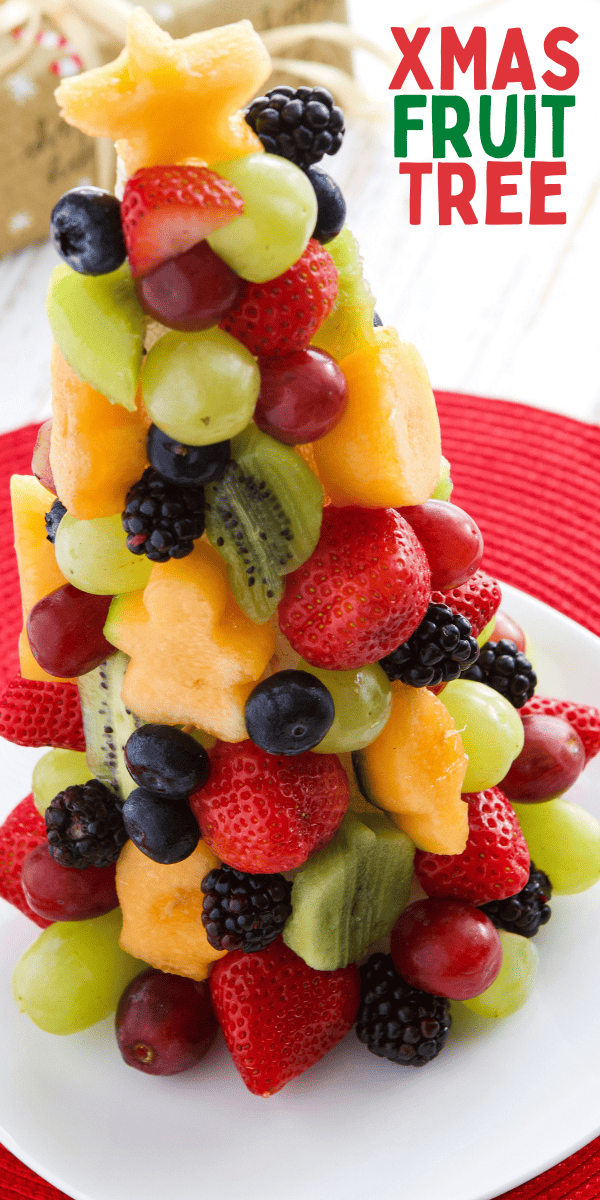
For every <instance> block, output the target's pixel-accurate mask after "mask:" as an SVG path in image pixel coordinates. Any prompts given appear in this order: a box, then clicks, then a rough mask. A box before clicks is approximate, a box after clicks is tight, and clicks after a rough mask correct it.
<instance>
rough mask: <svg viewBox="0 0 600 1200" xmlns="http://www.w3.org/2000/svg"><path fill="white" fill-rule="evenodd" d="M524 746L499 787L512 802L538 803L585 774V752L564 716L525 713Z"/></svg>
mask: <svg viewBox="0 0 600 1200" xmlns="http://www.w3.org/2000/svg"><path fill="white" fill-rule="evenodd" d="M521 720H522V721H523V729H524V730H525V743H524V745H523V749H522V750H521V753H520V754H519V755H518V756H517V758H515V760H514V762H513V764H512V766H511V768H510V771H509V772H508V775H505V777H504V779H503V780H502V783H501V784H500V785H499V786H500V787H501V789H502V791H503V792H504V794H505V795H506V796H508V798H509V800H518V801H519V803H521V804H527V803H530V804H535V803H536V802H538V801H540V800H551V799H552V797H553V796H556V794H557V792H564V791H566V789H567V788H569V787H571V784H573V783H575V780H576V779H577V778H578V776H579V775H580V774H581V772H582V771H583V768H584V766H585V750H584V747H583V742H582V741H581V738H580V736H579V734H578V733H577V731H576V730H575V729H573V726H572V725H569V722H568V721H565V720H564V718H563V717H550V716H546V715H544V714H543V713H525V714H524V715H523V717H522V718H521Z"/></svg>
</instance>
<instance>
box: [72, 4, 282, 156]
mask: <svg viewBox="0 0 600 1200" xmlns="http://www.w3.org/2000/svg"><path fill="white" fill-rule="evenodd" d="M270 72H271V62H270V58H269V55H268V52H267V50H266V49H265V47H264V45H263V43H262V41H261V39H260V37H259V36H258V34H257V33H255V31H254V29H253V28H252V25H251V23H250V21H239V22H238V23H237V24H235V25H228V26H226V27H221V28H219V29H212V30H209V31H208V32H206V33H194V34H192V35H191V36H190V37H187V38H182V39H181V40H179V41H174V40H173V38H172V37H170V36H169V34H168V33H165V32H164V30H162V29H160V28H159V27H158V25H156V24H155V23H154V21H153V20H152V18H151V17H150V16H149V15H148V13H147V12H146V11H145V10H144V9H143V8H136V9H135V10H134V12H133V13H132V16H131V17H130V20H129V24H128V26H127V41H126V44H125V47H124V49H123V50H122V51H121V53H120V55H119V57H118V58H117V59H115V61H114V62H112V63H108V64H107V65H106V66H104V67H97V68H96V69H95V70H92V71H87V72H86V73H85V75H76V76H73V77H72V78H70V79H65V80H63V82H62V83H61V84H60V86H59V87H58V88H57V91H56V99H57V101H58V104H59V105H60V109H61V115H62V116H63V118H64V120H65V121H66V122H67V123H68V124H69V125H76V126H77V128H78V129H81V130H83V132H84V133H87V134H90V135H91V136H93V137H109V138H112V140H113V141H115V142H116V144H117V153H118V154H119V155H120V156H121V158H122V159H123V161H124V164H125V169H126V172H127V174H128V175H133V174H134V173H135V172H136V171H137V170H138V169H139V168H140V167H149V166H154V165H156V164H158V163H170V162H183V161H185V160H186V159H187V158H191V157H193V158H194V159H195V161H196V162H198V161H204V162H207V163H211V162H217V161H219V160H225V159H230V158H238V157H241V156H242V155H245V154H252V153H253V152H254V151H260V150H262V146H261V143H260V141H259V140H258V138H257V136H256V134H255V133H253V132H252V130H251V129H250V126H249V125H248V124H247V123H246V121H245V120H244V115H243V113H242V112H241V111H240V110H241V109H243V107H244V105H245V104H246V103H247V102H248V101H249V100H250V99H251V97H252V96H253V95H254V94H255V92H256V89H257V87H258V88H260V86H261V84H262V83H263V82H264V81H265V79H267V78H268V76H269V74H270Z"/></svg>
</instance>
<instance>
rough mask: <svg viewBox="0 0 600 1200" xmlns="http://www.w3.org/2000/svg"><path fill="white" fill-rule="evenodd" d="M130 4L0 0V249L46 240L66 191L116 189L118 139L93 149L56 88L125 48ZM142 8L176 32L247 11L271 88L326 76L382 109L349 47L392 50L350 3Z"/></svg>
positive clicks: (247, 0) (348, 97)
mask: <svg viewBox="0 0 600 1200" xmlns="http://www.w3.org/2000/svg"><path fill="white" fill-rule="evenodd" d="M133 7H134V6H133V4H131V3H130V0H65V3H63V4H60V5H57V4H55V3H52V2H51V0H49V3H48V4H47V6H45V5H44V3H38V2H35V0H4V3H0V94H1V97H2V101H1V103H0V164H1V166H2V176H3V188H2V191H1V194H0V255H3V254H10V253H12V252H13V251H16V250H21V249H22V248H23V247H24V246H27V245H29V244H30V243H32V242H35V241H41V240H42V239H44V238H46V237H47V234H48V217H49V213H50V212H51V210H52V208H53V206H54V204H55V203H56V201H57V200H58V199H59V198H60V196H62V194H63V193H64V192H65V191H67V190H68V189H69V188H72V187H77V186H80V185H81V184H84V183H96V184H99V185H100V186H102V187H108V188H111V187H112V185H113V182H114V173H115V160H114V153H113V148H112V146H111V145H110V144H109V143H106V142H103V141H102V140H98V141H97V143H96V147H95V148H94V146H93V144H92V143H91V142H90V140H89V138H86V137H84V135H83V134H82V133H80V132H79V131H78V130H77V129H74V128H73V127H71V126H68V125H66V124H64V123H63V121H62V120H61V118H60V116H59V113H58V108H57V106H56V103H55V100H54V90H55V88H56V86H57V83H58V82H59V80H60V79H61V78H63V77H64V76H66V75H73V74H76V73H77V72H78V71H80V70H82V69H86V70H87V69H89V68H90V67H95V66H99V65H101V64H102V63H104V62H110V61H111V60H112V59H114V58H115V57H116V56H117V55H118V53H119V51H120V49H121V47H122V45H123V43H124V41H125V33H126V27H127V20H128V18H129V15H130V14H131V11H132V8H133ZM143 7H145V8H146V9H147V10H148V11H149V13H150V15H151V16H152V17H153V18H154V19H155V20H156V21H157V22H158V23H159V24H160V25H162V27H163V28H164V29H166V30H167V32H168V33H170V34H171V36H172V37H176V38H180V37H187V36H188V35H189V34H190V33H193V32H195V31H199V30H204V29H210V28H212V27H213V26H214V25H215V24H220V25H225V24H228V23H229V22H232V21H239V20H240V19H242V18H244V17H245V18H249V19H250V20H251V21H252V22H253V24H254V27H255V28H256V29H257V30H258V31H259V32H260V33H261V34H262V36H263V39H264V41H265V44H266V46H267V49H268V50H269V52H270V54H271V57H272V61H273V67H274V74H273V77H272V79H271V80H270V81H269V82H268V83H267V84H266V85H265V87H266V88H268V87H270V86H273V85H274V84H275V83H281V82H283V81H285V82H288V83H289V82H293V84H294V86H298V84H299V83H308V84H310V85H311V86H314V85H315V84H317V83H320V84H323V85H324V86H325V87H328V88H330V90H331V91H332V92H333V93H334V94H335V96H336V99H337V101H338V103H340V104H341V105H342V106H343V107H344V109H345V110H346V112H347V113H350V114H352V112H356V111H360V112H361V113H362V114H363V115H366V116H369V115H373V114H374V113H375V112H376V110H377V106H374V105H373V104H372V103H371V102H370V101H369V98H368V97H367V96H366V95H365V93H364V92H362V91H361V89H360V88H359V87H358V85H357V84H356V83H355V82H354V80H353V78H352V59H351V50H352V48H353V47H357V46H358V47H362V48H364V49H367V50H370V51H371V52H373V53H375V54H376V55H377V56H378V57H380V58H384V59H385V61H386V62H387V61H388V56H387V55H386V54H385V52H383V51H381V50H380V49H379V48H378V47H377V46H374V45H373V44H372V43H368V42H366V41H365V39H362V38H360V37H358V36H357V35H356V34H354V33H353V32H352V31H351V30H350V29H349V28H348V26H347V24H346V18H347V13H346V0H269V3H268V4H266V3H264V0H146V2H145V3H144V4H143ZM388 65H393V64H388Z"/></svg>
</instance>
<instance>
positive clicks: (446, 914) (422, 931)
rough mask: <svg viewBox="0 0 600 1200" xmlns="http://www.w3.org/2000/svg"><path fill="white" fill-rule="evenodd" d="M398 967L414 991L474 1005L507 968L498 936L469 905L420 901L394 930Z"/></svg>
mask: <svg viewBox="0 0 600 1200" xmlns="http://www.w3.org/2000/svg"><path fill="white" fill-rule="evenodd" d="M391 952H392V958H393V960H394V966H395V968H396V970H397V971H398V972H399V974H400V975H401V976H402V978H403V979H405V980H406V982H407V983H410V984H412V986H413V987H417V988H421V989H422V990H423V991H424V992H431V993H433V995H435V996H447V997H448V998H449V999H450V1000H471V999H472V998H473V996H479V995H480V993H481V992H484V991H485V989H486V988H488V987H489V986H490V984H492V983H493V982H494V979H495V978H496V975H497V974H498V972H499V970H500V966H501V963H502V944H501V942H500V938H499V936H498V931H497V930H496V929H495V928H494V926H493V925H492V922H491V921H490V918H489V917H487V916H486V914H485V913H483V912H481V909H479V908H475V906H474V905H473V904H468V903H467V902H466V901H464V900H434V899H431V900H429V899H428V900H416V901H415V902H414V904H409V906H408V908H405V910H404V912H403V913H401V915H400V916H399V918H398V920H397V921H396V924H395V925H394V928H393V930H392V941H391Z"/></svg>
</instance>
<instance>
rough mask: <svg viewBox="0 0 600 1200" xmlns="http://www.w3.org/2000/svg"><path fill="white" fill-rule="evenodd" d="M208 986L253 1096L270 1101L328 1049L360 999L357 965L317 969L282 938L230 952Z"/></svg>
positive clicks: (344, 1029)
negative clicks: (258, 947) (253, 949)
mask: <svg viewBox="0 0 600 1200" xmlns="http://www.w3.org/2000/svg"><path fill="white" fill-rule="evenodd" d="M209 984H210V994H211V998H212V1002H213V1007H214V1010H215V1013H216V1014H217V1019H218V1021H219V1023H220V1025H221V1028H222V1030H223V1033H224V1034H225V1040H226V1042H227V1045H228V1047H229V1052H230V1054H231V1057H232V1058H233V1061H234V1063H235V1066H236V1067H237V1069H238V1071H239V1073H240V1075H241V1077H242V1079H243V1081H244V1083H245V1084H246V1087H247V1088H248V1089H249V1091H251V1092H253V1093H254V1095H255V1096H272V1095H273V1093H274V1092H278V1091H279V1090H280V1088H282V1087H284V1085H285V1084H286V1083H289V1082H290V1080H292V1079H295V1078H296V1077H297V1076H298V1075H301V1074H302V1072H303V1071H306V1070H308V1068H309V1067H312V1065H313V1063H316V1062H319V1059H321V1058H323V1056H324V1055H325V1054H327V1053H328V1051H329V1050H333V1047H334V1046H336V1045H337V1043H338V1042H340V1041H341V1040H342V1038H343V1037H345V1036H346V1034H347V1033H348V1032H349V1031H350V1029H351V1028H352V1026H353V1025H354V1022H355V1020H356V1014H357V1012H358V1005H359V1001H360V976H359V973H358V968H357V967H356V966H355V965H354V964H352V965H351V966H349V967H341V968H340V969H338V970H337V971H315V970H314V969H313V968H312V967H308V966H307V965H306V963H305V962H304V960H303V959H301V958H298V956H297V955H296V954H294V952H293V950H290V949H288V947H287V946H286V945H285V943H284V942H283V941H282V940H281V938H278V939H277V941H276V942H272V943H271V945H270V946H267V947H266V948H265V949H264V950H258V951H257V952H256V953H254V954H244V952H243V951H242V950H236V951H235V952H234V953H233V954H227V955H226V957H225V958H222V959H220V961H219V962H217V963H215V964H214V966H213V968H212V971H211V973H210V979H209Z"/></svg>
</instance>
